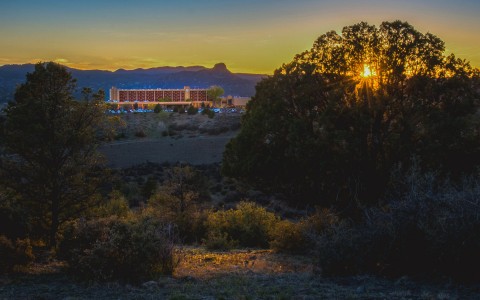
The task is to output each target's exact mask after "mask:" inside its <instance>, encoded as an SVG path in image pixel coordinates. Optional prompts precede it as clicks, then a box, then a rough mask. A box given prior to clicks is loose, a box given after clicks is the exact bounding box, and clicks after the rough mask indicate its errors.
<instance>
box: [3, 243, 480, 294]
mask: <svg viewBox="0 0 480 300" xmlns="http://www.w3.org/2000/svg"><path fill="white" fill-rule="evenodd" d="M178 255H179V256H180V257H181V262H180V265H179V266H178V268H177V270H176V271H175V274H174V275H173V276H172V277H162V278H159V279H158V280H154V281H149V282H145V283H143V284H142V285H140V286H132V285H119V284H117V283H111V284H108V283H107V284H92V285H88V284H81V283H78V282H75V281H73V280H72V279H71V278H69V277H68V276H67V275H65V274H64V273H62V264H59V263H57V264H54V263H51V264H50V265H49V266H41V265H36V266H34V267H33V268H32V269H30V270H29V271H28V272H27V273H26V274H20V275H16V276H12V277H9V279H2V280H1V281H0V299H272V298H273V299H475V298H476V297H477V296H478V293H479V292H480V287H459V286H455V287H454V286H452V285H444V284H419V283H418V282H415V281H413V280H411V279H409V278H407V277H402V278H400V279H398V280H396V281H393V280H387V279H381V278H376V277H370V276H356V277H339V278H329V279H325V278H322V277H321V275H319V274H317V271H319V270H315V269H314V268H312V267H311V264H310V262H309V259H308V258H306V257H302V256H288V255H279V254H275V253H272V252H271V251H270V250H236V251H231V252H210V251H205V250H203V249H201V248H188V249H183V250H181V251H179V252H178Z"/></svg>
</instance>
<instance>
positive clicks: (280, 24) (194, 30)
mask: <svg viewBox="0 0 480 300" xmlns="http://www.w3.org/2000/svg"><path fill="white" fill-rule="evenodd" d="M395 20H401V21H407V22H409V23H410V24H411V25H413V26H414V27H415V28H416V29H417V30H418V31H420V32H422V33H427V32H430V33H433V34H435V35H436V36H438V37H439V38H441V39H442V40H443V41H444V42H445V44H446V50H447V54H449V53H454V54H455V55H456V56H457V57H460V58H462V59H466V60H467V61H470V62H471V64H472V65H473V66H474V67H480V1H479V0H457V1H445V0H402V1H399V0H395V1H390V0H383V1H380V0H332V1H326V0H235V1H233V0H205V1H202V0H175V1H173V0H168V1H164V0H81V1H69V0H63V1H58V0H0V65H5V64H23V63H35V62H39V61H56V62H59V63H62V64H65V65H67V66H69V67H74V68H79V69H102V70H116V69H120V68H123V69H135V68H151V67H159V66H192V65H202V66H206V67H212V66H213V65H214V64H215V63H218V62H223V63H225V64H226V65H227V67H228V68H229V70H231V71H233V72H245V73H262V74H272V73H273V71H274V70H275V69H276V68H278V67H280V66H281V65H282V64H283V63H287V62H290V61H291V60H292V58H293V56H294V55H295V54H297V53H300V52H302V51H304V50H307V49H310V48H311V46H312V44H313V42H314V40H315V39H316V38H317V37H318V36H320V35H322V34H324V33H326V32H328V31H330V30H336V31H337V32H341V30H342V28H343V27H344V26H349V25H353V24H356V23H358V22H361V21H366V22H368V23H369V24H372V25H376V26H379V25H380V23H381V22H383V21H395Z"/></svg>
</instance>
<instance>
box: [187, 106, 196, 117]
mask: <svg viewBox="0 0 480 300" xmlns="http://www.w3.org/2000/svg"><path fill="white" fill-rule="evenodd" d="M187 113H188V114H189V115H196V114H197V113H198V108H196V107H194V106H193V105H190V106H189V107H188V109H187Z"/></svg>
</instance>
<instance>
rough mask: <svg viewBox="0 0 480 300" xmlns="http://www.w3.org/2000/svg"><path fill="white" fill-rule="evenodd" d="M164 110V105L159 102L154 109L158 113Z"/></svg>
mask: <svg viewBox="0 0 480 300" xmlns="http://www.w3.org/2000/svg"><path fill="white" fill-rule="evenodd" d="M162 110H163V109H162V106H161V105H160V104H159V103H157V104H156V105H155V108H154V109H153V112H154V113H156V114H158V113H160V112H161V111H162Z"/></svg>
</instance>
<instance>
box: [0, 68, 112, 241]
mask: <svg viewBox="0 0 480 300" xmlns="http://www.w3.org/2000/svg"><path fill="white" fill-rule="evenodd" d="M26 77H27V78H26V82H25V83H23V84H22V85H20V86H19V87H18V88H17V90H16V93H15V99H14V101H12V102H10V103H9V104H8V107H7V108H6V111H5V113H6V120H5V122H4V124H3V126H2V127H3V128H2V132H1V139H2V146H3V147H4V150H5V153H3V155H2V156H1V160H0V163H1V165H0V175H1V179H2V183H3V184H4V185H5V186H7V187H8V188H11V189H13V190H14V191H16V192H17V194H18V199H19V201H20V203H21V204H22V207H23V208H24V209H25V211H26V212H27V215H28V216H29V218H30V222H31V224H32V228H35V229H36V231H37V232H36V233H37V234H42V235H43V234H45V237H47V240H48V242H49V244H50V245H51V246H55V243H56V234H57V231H58V228H59V226H60V225H61V224H62V223H63V222H65V221H67V220H70V219H71V218H74V217H78V216H79V215H80V214H81V213H82V212H84V211H85V210H86V209H87V208H88V207H89V206H91V205H92V204H93V201H95V194H96V192H97V190H98V187H99V182H100V178H101V174H102V170H103V169H102V166H103V160H102V158H101V156H100V155H99V154H98V152H97V151H96V150H97V146H98V144H99V138H100V137H101V134H100V132H99V129H100V128H101V127H102V126H103V125H104V124H105V119H104V106H103V97H104V95H103V92H99V93H96V94H92V92H91V90H89V89H84V90H83V96H84V97H83V99H80V100H79V101H77V100H75V99H74V98H73V96H72V94H73V92H74V90H75V88H76V84H75V80H74V79H73V78H72V75H71V74H70V73H69V72H68V71H67V70H66V68H65V67H63V66H61V65H58V64H56V63H53V62H49V63H38V64H36V65H35V70H34V72H33V73H29V74H27V76H26Z"/></svg>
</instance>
